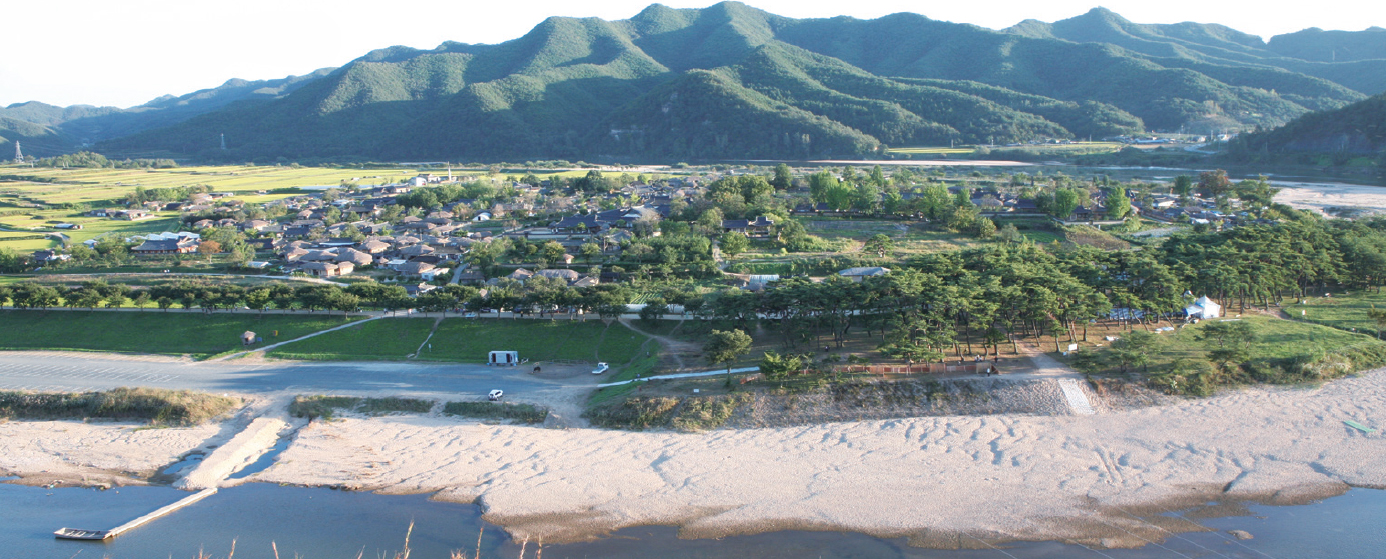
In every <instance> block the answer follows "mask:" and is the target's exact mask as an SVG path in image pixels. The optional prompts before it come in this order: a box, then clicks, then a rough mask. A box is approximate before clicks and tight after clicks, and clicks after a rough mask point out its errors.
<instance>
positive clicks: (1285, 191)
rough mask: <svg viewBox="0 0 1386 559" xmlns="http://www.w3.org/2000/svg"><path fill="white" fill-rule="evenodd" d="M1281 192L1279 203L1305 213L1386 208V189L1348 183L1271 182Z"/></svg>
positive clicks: (1277, 200) (1277, 196)
mask: <svg viewBox="0 0 1386 559" xmlns="http://www.w3.org/2000/svg"><path fill="white" fill-rule="evenodd" d="M1270 182H1271V184H1272V185H1273V186H1275V187H1276V188H1279V189H1280V192H1279V193H1277V194H1276V195H1275V201H1276V202H1280V203H1282V204H1285V205H1288V206H1290V207H1292V208H1296V209H1301V210H1314V211H1318V212H1322V211H1324V210H1326V209H1328V208H1375V209H1377V210H1382V209H1386V187H1382V186H1362V185H1358V184H1344V183H1310V182H1295V181H1280V180H1273V181H1270Z"/></svg>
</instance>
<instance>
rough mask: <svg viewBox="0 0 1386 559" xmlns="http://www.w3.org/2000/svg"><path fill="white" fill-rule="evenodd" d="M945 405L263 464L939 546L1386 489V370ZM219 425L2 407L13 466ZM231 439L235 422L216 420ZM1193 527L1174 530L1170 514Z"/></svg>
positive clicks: (357, 449)
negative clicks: (1003, 407) (1230, 501)
mask: <svg viewBox="0 0 1386 559" xmlns="http://www.w3.org/2000/svg"><path fill="white" fill-rule="evenodd" d="M1094 404H1095V407H1096V408H1098V410H1099V413H1098V414H1096V415H1091V416H1074V415H1061V416H1051V415H1021V414H1012V415H989V416H943V417H927V418H911V419H896V420H879V421H860V422H850V423H834V424H828V425H812V426H802V427H786V428H766V429H743V430H730V429H729V430H719V431H713V432H709V433H702V434H683V433H672V432H641V433H631V432H621V431H607V430H598V429H547V428H540V427H526V426H508V425H484V424H480V423H475V422H466V421H460V420H455V419H448V418H441V417H431V416H393V417H381V418H365V417H349V418H344V419H341V420H338V421H333V422H328V423H323V422H313V423H312V424H310V425H309V426H307V427H304V428H303V429H301V430H300V431H299V434H298V436H297V439H296V440H295V442H294V443H293V444H292V445H291V446H290V447H289V448H288V449H287V450H286V451H285V452H284V453H283V454H282V455H281V456H280V459H279V462H278V463H277V464H276V465H275V466H273V467H271V468H269V469H268V470H266V471H264V472H262V473H260V474H258V475H256V476H254V477H252V480H258V481H267V482H279V483H291V484H301V485H315V486H336V487H345V488H358V489H363V490H375V491H381V492H388V493H416V492H427V493H433V492H436V493H438V498H441V499H447V500H454V501H460V502H471V501H473V500H475V501H477V502H479V503H480V504H481V505H482V506H483V507H484V509H485V511H486V514H487V518H488V519H489V520H492V521H494V522H498V523H500V524H501V525H503V526H505V527H506V529H507V530H509V531H510V532H511V533H512V534H513V535H515V536H516V537H519V538H524V537H530V538H531V539H533V538H539V537H543V538H544V539H545V541H549V542H556V541H567V540H580V539H585V538H590V537H593V536H598V535H601V534H604V533H606V532H608V531H611V530H615V529H619V528H622V527H627V526H633V525H646V524H665V525H676V526H680V527H681V528H682V530H683V532H682V533H683V534H684V535H687V536H692V537H712V536H721V535H727V534H736V533H749V532H760V531H770V530H779V529H787V528H823V529H845V530H854V531H861V532H866V533H870V534H875V535H880V536H909V537H911V538H913V540H912V541H914V542H916V543H920V544H923V545H930V546H937V547H970V546H971V547H975V546H978V545H981V542H982V541H983V540H987V541H992V540H1005V539H1025V540H1033V539H1062V540H1067V541H1077V542H1082V543H1085V544H1087V545H1093V546H1109V547H1115V546H1137V545H1142V544H1144V543H1145V541H1146V540H1158V539H1162V538H1164V537H1166V536H1168V534H1169V531H1178V530H1188V529H1193V528H1196V526H1194V525H1192V524H1191V523H1188V522H1185V521H1176V520H1168V521H1164V520H1158V519H1157V520H1154V521H1153V522H1154V523H1153V524H1152V523H1151V522H1152V521H1150V520H1141V519H1139V518H1137V516H1143V515H1148V514H1156V513H1159V512H1163V511H1165V510H1170V509H1173V508H1177V507H1182V506H1189V505H1196V504H1200V503H1203V502H1206V501H1208V500H1211V499H1220V498H1227V497H1233V498H1246V499H1255V500H1260V501H1263V502H1271V503H1279V504H1294V503H1302V502H1307V501H1309V500H1312V499H1316V498H1323V497H1326V496H1331V495H1336V494H1338V493H1341V492H1342V491H1344V490H1346V489H1347V487H1348V486H1349V485H1353V486H1364V487H1386V439H1384V438H1383V435H1382V431H1378V432H1376V433H1372V434H1367V433H1362V432H1360V431H1358V430H1356V429H1353V428H1351V427H1348V426H1347V425H1345V424H1344V423H1343V421H1344V420H1353V421H1357V422H1360V423H1362V424H1364V425H1367V426H1370V427H1376V428H1381V427H1384V426H1386V370H1379V371H1375V372H1372V373H1370V374H1367V375H1364V376H1362V377H1357V378H1350V379H1344V380H1340V381H1336V382H1333V383H1329V384H1325V385H1323V386H1321V387H1296V388H1277V387H1272V388H1250V389H1244V390H1238V391H1232V392H1229V393H1226V394H1224V395H1220V396H1217V397H1212V398H1206V399H1195V400H1179V401H1177V402H1176V403H1174V404H1171V405H1165V406H1159V407H1152V408H1143V409H1136V410H1125V411H1121V410H1114V409H1113V408H1110V407H1106V406H1103V405H1101V404H1102V402H1094ZM217 436H218V429H217V427H216V426H208V427H199V428H194V429H150V430H133V429H131V427H130V426H121V425H116V424H82V423H76V422H9V423H3V424H0V471H3V472H4V473H9V474H19V475H25V476H29V475H36V474H39V473H43V474H44V475H47V474H52V473H55V472H68V473H70V474H71V475H73V476H76V477H79V478H80V476H82V475H83V474H84V473H85V472H88V471H90V470H93V469H97V470H104V471H117V472H140V471H145V472H148V471H152V470H153V469H156V468H158V467H160V466H163V465H165V464H167V463H169V462H171V461H172V460H174V459H176V458H177V457H178V456H179V455H180V454H182V453H183V452H186V451H187V450H189V449H192V448H196V447H198V446H199V445H200V444H202V443H203V442H204V440H214V439H216V437H217ZM222 436H223V437H224V436H225V435H222ZM1181 522H1182V525H1178V524H1179V523H1181Z"/></svg>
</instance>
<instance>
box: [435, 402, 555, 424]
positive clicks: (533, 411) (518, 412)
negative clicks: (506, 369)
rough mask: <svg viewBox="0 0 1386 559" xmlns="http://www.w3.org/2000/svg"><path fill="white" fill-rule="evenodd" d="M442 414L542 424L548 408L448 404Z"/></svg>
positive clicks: (476, 403) (524, 405)
mask: <svg viewBox="0 0 1386 559" xmlns="http://www.w3.org/2000/svg"><path fill="white" fill-rule="evenodd" d="M443 413H445V414H448V415H456V416H461V417H475V418H480V419H511V420H515V421H519V422H521V423H530V424H534V423H543V422H544V420H545V419H547V418H548V417H549V410H548V408H542V407H539V406H535V405H532V404H510V403H499V402H448V403H447V404H445V405H443Z"/></svg>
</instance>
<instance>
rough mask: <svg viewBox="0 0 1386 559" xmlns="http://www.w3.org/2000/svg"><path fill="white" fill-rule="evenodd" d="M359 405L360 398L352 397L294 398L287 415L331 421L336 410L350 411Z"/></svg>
mask: <svg viewBox="0 0 1386 559" xmlns="http://www.w3.org/2000/svg"><path fill="white" fill-rule="evenodd" d="M360 403H361V398H356V397H352V396H294V401H293V402H290V403H289V415H292V416H294V417H306V418H308V419H309V420H313V419H318V418H322V419H332V415H333V412H334V411H335V410H338V409H342V410H351V409H353V408H355V407H356V406H357V405H359V404H360Z"/></svg>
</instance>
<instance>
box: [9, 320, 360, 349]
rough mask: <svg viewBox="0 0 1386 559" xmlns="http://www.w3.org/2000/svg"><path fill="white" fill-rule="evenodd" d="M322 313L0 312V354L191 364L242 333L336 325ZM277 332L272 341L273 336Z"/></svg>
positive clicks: (299, 331) (236, 341)
mask: <svg viewBox="0 0 1386 559" xmlns="http://www.w3.org/2000/svg"><path fill="white" fill-rule="evenodd" d="M341 325H342V317H341V316H335V317H330V318H329V317H328V316H326V315H323V314H318V315H316V316H312V315H301V316H294V315H276V314H267V315H265V316H264V317H263V318H260V317H258V316H256V315H253V314H222V313H218V314H203V313H200V312H193V313H188V312H178V311H174V312H162V311H157V310H149V311H145V312H104V311H57V310H54V311H33V310H6V311H3V312H0V331H3V332H4V333H5V335H4V336H3V337H0V349H6V350H73V351H118V352H130V353H153V354H162V355H191V356H192V357H193V358H195V359H205V358H207V357H210V356H213V355H216V354H219V353H225V352H228V351H233V350H238V349H240V348H241V347H242V346H241V342H240V336H241V333H242V332H245V331H246V330H250V331H253V332H255V333H257V334H259V335H260V336H261V337H263V338H264V339H265V343H266V344H270V343H275V342H278V341H283V340H288V339H292V338H295V337H298V336H302V335H305V334H309V333H312V332H317V331H320V330H326V329H328V328H332V327H336V326H341ZM275 331H278V332H279V335H278V336H277V337H276V336H275V335H274V332H275Z"/></svg>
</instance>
